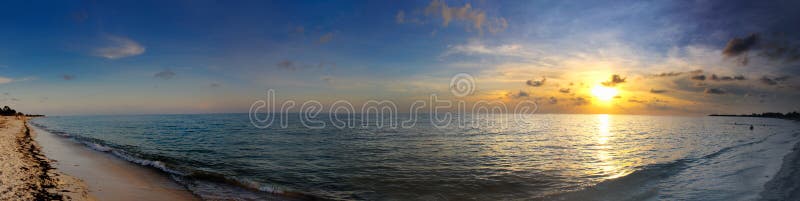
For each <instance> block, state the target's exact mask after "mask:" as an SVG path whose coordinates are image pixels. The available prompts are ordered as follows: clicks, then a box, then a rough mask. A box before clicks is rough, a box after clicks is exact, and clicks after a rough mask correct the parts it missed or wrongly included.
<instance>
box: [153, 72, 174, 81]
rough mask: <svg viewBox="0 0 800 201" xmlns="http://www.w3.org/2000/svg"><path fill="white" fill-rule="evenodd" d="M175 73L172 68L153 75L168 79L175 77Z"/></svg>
mask: <svg viewBox="0 0 800 201" xmlns="http://www.w3.org/2000/svg"><path fill="white" fill-rule="evenodd" d="M175 75H176V74H175V72H172V71H171V70H164V71H161V72H158V73H156V74H155V75H153V77H155V78H161V79H165V80H168V79H172V78H173V77H175Z"/></svg>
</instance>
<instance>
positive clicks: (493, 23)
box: [425, 0, 508, 34]
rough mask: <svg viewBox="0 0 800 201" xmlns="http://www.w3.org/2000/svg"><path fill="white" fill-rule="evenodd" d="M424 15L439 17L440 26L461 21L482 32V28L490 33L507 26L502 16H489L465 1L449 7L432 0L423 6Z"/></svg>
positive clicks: (502, 29)
mask: <svg viewBox="0 0 800 201" xmlns="http://www.w3.org/2000/svg"><path fill="white" fill-rule="evenodd" d="M425 16H436V17H441V20H442V26H443V27H447V26H448V25H450V22H453V21H461V22H466V23H468V24H469V25H472V26H471V27H470V28H471V29H473V30H477V31H478V32H479V33H481V34H483V30H484V29H488V31H489V32H491V33H498V32H501V31H504V30H505V29H506V28H507V27H508V21H506V19H505V18H502V17H492V18H491V19H492V20H487V19H488V18H489V17H487V15H486V11H483V10H481V9H475V8H472V4H470V3H466V4H464V6H462V7H450V6H448V5H447V3H446V2H445V1H443V0H432V1H431V2H430V3H429V4H428V6H427V7H426V8H425Z"/></svg>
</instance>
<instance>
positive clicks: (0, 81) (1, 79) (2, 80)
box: [0, 77, 14, 84]
mask: <svg viewBox="0 0 800 201" xmlns="http://www.w3.org/2000/svg"><path fill="white" fill-rule="evenodd" d="M13 81H14V79H11V78H7V77H0V84H6V83H10V82H13Z"/></svg>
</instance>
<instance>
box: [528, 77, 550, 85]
mask: <svg viewBox="0 0 800 201" xmlns="http://www.w3.org/2000/svg"><path fill="white" fill-rule="evenodd" d="M546 81H547V78H546V77H542V80H528V81H526V82H525V84H527V85H528V86H532V87H540V86H542V85H544V83H545V82H546Z"/></svg>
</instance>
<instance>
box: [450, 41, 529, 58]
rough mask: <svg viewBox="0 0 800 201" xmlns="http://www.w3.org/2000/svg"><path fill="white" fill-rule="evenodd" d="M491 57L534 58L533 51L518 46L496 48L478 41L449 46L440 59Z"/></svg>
mask: <svg viewBox="0 0 800 201" xmlns="http://www.w3.org/2000/svg"><path fill="white" fill-rule="evenodd" d="M459 54H460V55H492V56H509V57H535V56H536V53H535V52H534V51H531V50H528V49H526V48H525V47H523V46H522V45H519V44H504V45H497V46H490V45H486V44H484V43H483V42H481V41H480V40H470V41H469V42H467V43H466V44H461V45H451V46H449V47H448V49H447V51H445V52H444V53H443V54H442V55H441V56H440V57H446V56H450V55H459Z"/></svg>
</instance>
